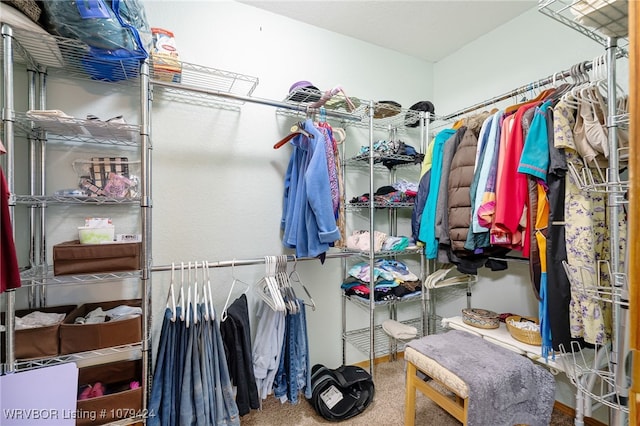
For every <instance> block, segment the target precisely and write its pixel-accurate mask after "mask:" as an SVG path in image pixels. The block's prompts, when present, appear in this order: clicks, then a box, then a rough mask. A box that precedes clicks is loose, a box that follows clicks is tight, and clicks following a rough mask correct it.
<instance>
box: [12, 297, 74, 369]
mask: <svg viewBox="0 0 640 426" xmlns="http://www.w3.org/2000/svg"><path fill="white" fill-rule="evenodd" d="M74 309H76V305H63V306H48V307H44V308H35V309H20V310H16V312H15V316H16V317H23V316H25V315H27V314H30V313H31V312H34V311H40V312H44V313H48V314H51V313H55V314H65V315H66V316H68V315H69V314H70V313H71V311H73V310H74ZM1 317H2V323H3V324H5V322H4V319H5V313H4V312H3V313H2V315H1ZM62 321H64V319H63V320H62ZM62 321H60V322H59V323H57V324H53V325H48V326H46V327H37V328H27V329H23V330H16V332H15V340H14V354H15V357H16V359H31V358H43V357H48V356H56V355H58V354H59V353H60V336H59V334H58V332H59V329H60V324H62ZM1 340H2V343H1V346H2V359H5V345H6V342H5V339H4V338H3V339H1Z"/></svg>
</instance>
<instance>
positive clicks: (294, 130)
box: [273, 122, 314, 149]
mask: <svg viewBox="0 0 640 426" xmlns="http://www.w3.org/2000/svg"><path fill="white" fill-rule="evenodd" d="M289 131H290V132H291V133H289V134H288V135H287V136H285V137H284V138H282V139H280V140H279V141H278V142H276V143H275V145H273V149H278V148H280V147H282V146H284V145H285V144H286V143H287V142H289V141H290V140H291V139H293V138H295V137H296V136H298V135H304V136H306V137H308V138H309V139H313V137H314V136H313V135H312V134H311V133H309V132H307V131H306V130H305V129H304V126H303V124H302V123H301V122H297V123H296V124H294V125H293V126H291V129H289Z"/></svg>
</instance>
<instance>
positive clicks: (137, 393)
mask: <svg viewBox="0 0 640 426" xmlns="http://www.w3.org/2000/svg"><path fill="white" fill-rule="evenodd" d="M133 381H136V382H138V383H139V384H140V387H138V388H137V389H130V388H129V384H130V383H131V382H133ZM97 382H100V383H101V384H102V385H103V386H104V388H105V389H106V390H107V391H110V390H111V391H113V390H114V389H116V390H117V389H122V390H120V391H116V392H113V393H108V394H105V395H103V396H97V397H93V398H88V399H82V400H78V403H77V408H76V415H77V417H76V425H78V426H95V425H102V424H105V423H110V422H113V421H116V420H120V419H124V418H129V417H133V416H135V415H137V414H139V413H141V412H142V385H143V384H142V361H141V360H133V361H119V362H113V363H109V364H102V365H95V366H91V367H84V368H81V369H80V370H79V371H78V389H79V390H80V388H82V387H84V386H86V385H91V386H94V385H95V384H96V383H97Z"/></svg>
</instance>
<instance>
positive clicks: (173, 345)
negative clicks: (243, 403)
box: [147, 305, 240, 426]
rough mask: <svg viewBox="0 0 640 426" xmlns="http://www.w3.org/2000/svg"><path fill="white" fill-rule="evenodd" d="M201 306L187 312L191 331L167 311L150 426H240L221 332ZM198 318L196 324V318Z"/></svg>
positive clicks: (158, 356) (150, 405)
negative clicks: (206, 316)
mask: <svg viewBox="0 0 640 426" xmlns="http://www.w3.org/2000/svg"><path fill="white" fill-rule="evenodd" d="M203 310H204V308H203V306H202V305H197V306H196V308H195V311H194V310H189V311H188V312H187V313H186V315H188V317H189V327H187V326H186V317H185V320H181V319H180V310H178V311H177V319H176V321H171V317H172V313H171V310H170V309H167V310H166V311H165V316H164V319H163V323H162V330H161V334H160V342H159V346H158V355H157V360H156V367H155V372H154V380H153V385H152V389H151V395H150V398H149V412H150V414H151V415H150V418H149V420H148V422H147V424H148V425H152V426H190V425H195V426H200V425H204V426H213V425H215V426H236V425H240V416H239V414H238V407H237V405H236V402H235V398H234V395H233V388H232V385H231V379H230V378H229V371H228V368H227V363H226V358H225V353H224V346H223V343H222V337H221V335H220V328H219V326H218V323H217V322H216V321H215V320H214V319H211V318H210V319H209V320H206V319H204V315H203ZM196 318H197V319H198V321H197V322H194V319H196Z"/></svg>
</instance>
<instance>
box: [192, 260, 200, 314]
mask: <svg viewBox="0 0 640 426" xmlns="http://www.w3.org/2000/svg"><path fill="white" fill-rule="evenodd" d="M194 268H195V269H194V273H193V283H192V285H193V323H194V324H197V323H198V305H200V298H199V297H198V261H196V262H195V264H194Z"/></svg>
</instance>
